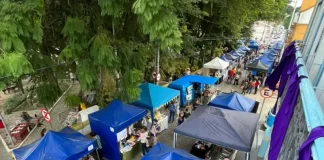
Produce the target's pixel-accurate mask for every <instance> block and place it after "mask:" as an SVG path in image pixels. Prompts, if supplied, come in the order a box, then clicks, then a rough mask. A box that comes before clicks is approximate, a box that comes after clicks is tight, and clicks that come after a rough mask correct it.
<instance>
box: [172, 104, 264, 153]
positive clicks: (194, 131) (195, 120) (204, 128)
mask: <svg viewBox="0 0 324 160" xmlns="http://www.w3.org/2000/svg"><path fill="white" fill-rule="evenodd" d="M258 122H259V116H258V115H257V114H254V113H249V112H239V111H232V110H227V109H221V108H217V107H211V106H199V107H198V108H197V109H196V110H195V111H194V112H193V113H192V114H191V115H190V116H189V118H188V119H187V120H185V121H184V122H183V123H182V124H181V125H179V126H177V128H175V130H174V132H175V133H178V134H182V135H184V136H187V137H192V138H194V139H197V140H201V141H206V142H210V143H212V144H215V145H218V146H221V147H225V148H229V149H234V150H240V151H244V152H250V151H251V148H252V144H253V140H254V136H255V132H256V130H257V124H258Z"/></svg>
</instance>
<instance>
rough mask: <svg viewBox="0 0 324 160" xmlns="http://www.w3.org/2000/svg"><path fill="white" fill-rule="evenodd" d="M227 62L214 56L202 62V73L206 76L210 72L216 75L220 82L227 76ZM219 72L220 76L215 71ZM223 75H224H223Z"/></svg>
mask: <svg viewBox="0 0 324 160" xmlns="http://www.w3.org/2000/svg"><path fill="white" fill-rule="evenodd" d="M228 66H229V63H228V62H226V61H224V60H222V59H220V58H218V57H216V58H215V59H213V60H211V61H210V62H208V63H206V64H204V66H203V75H204V76H208V75H210V73H213V75H214V76H215V77H217V78H218V79H219V81H220V83H221V82H222V81H223V80H224V79H225V78H226V77H227V72H228V70H227V68H228ZM216 70H218V72H219V73H220V76H217V75H216V73H217V71H216ZM223 75H225V76H223Z"/></svg>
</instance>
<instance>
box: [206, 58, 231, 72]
mask: <svg viewBox="0 0 324 160" xmlns="http://www.w3.org/2000/svg"><path fill="white" fill-rule="evenodd" d="M228 66H229V63H228V62H226V61H224V60H222V59H220V58H218V57H216V58H215V59H213V60H211V61H210V62H208V63H206V64H204V68H208V69H220V70H223V69H226V68H227V67H228Z"/></svg>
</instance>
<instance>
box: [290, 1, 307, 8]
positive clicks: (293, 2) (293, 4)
mask: <svg viewBox="0 0 324 160" xmlns="http://www.w3.org/2000/svg"><path fill="white" fill-rule="evenodd" d="M296 1H297V6H296V7H300V6H301V5H302V3H303V0H292V2H291V3H290V5H291V6H295V2H296ZM305 1H307V0H305Z"/></svg>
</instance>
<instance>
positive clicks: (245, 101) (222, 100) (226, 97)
mask: <svg viewBox="0 0 324 160" xmlns="http://www.w3.org/2000/svg"><path fill="white" fill-rule="evenodd" d="M254 104H255V100H253V99H250V98H247V97H245V96H243V95H240V94H238V93H223V94H221V95H218V96H216V98H214V99H213V100H212V101H211V102H209V104H208V105H209V106H215V107H220V108H225V109H230V110H236V111H242V112H251V111H252V109H253V107H254Z"/></svg>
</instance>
